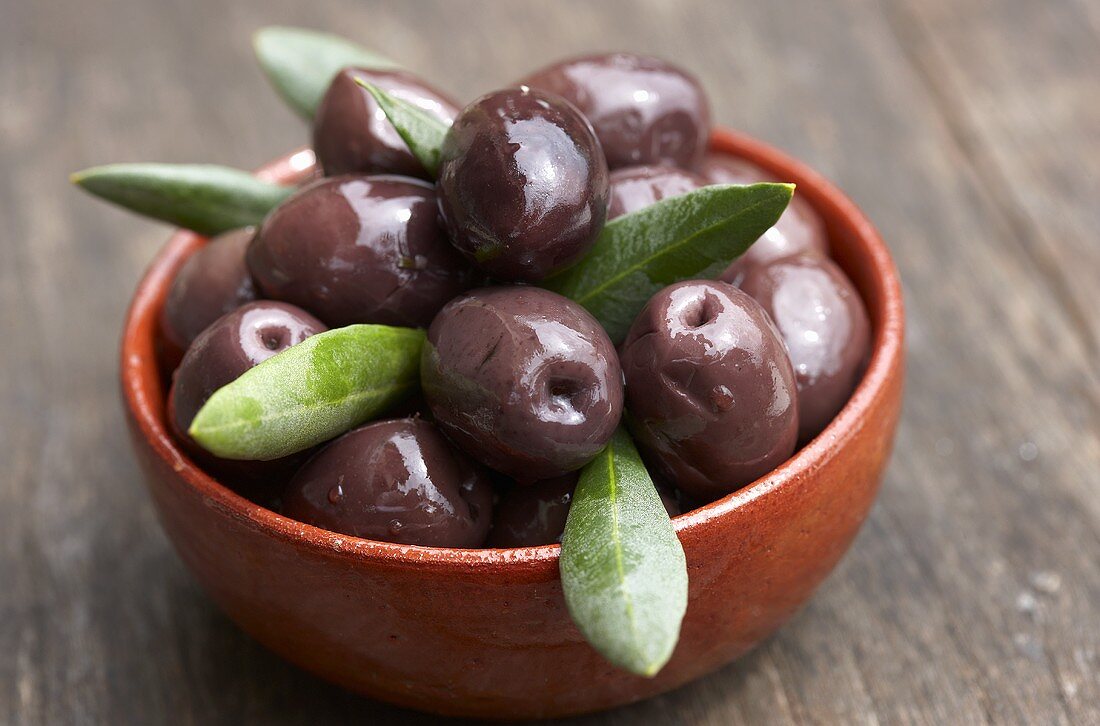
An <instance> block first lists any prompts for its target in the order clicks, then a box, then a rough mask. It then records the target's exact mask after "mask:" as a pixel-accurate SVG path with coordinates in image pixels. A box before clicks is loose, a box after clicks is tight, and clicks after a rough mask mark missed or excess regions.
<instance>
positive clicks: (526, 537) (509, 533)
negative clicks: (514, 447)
mask: <svg viewBox="0 0 1100 726" xmlns="http://www.w3.org/2000/svg"><path fill="white" fill-rule="evenodd" d="M576 486H577V474H576V472H572V473H569V474H565V475H563V476H559V477H555V478H553V479H547V480H546V481H540V482H535V483H533V484H530V485H527V486H525V485H516V486H513V487H512V488H511V489H509V490H508V491H506V492H505V493H504V494H503V495H502V496H501V497H500V501H499V502H497V505H496V507H495V508H494V509H493V529H492V532H490V533H489V542H488V546H489V547H501V548H503V547H537V546H538V545H546V544H553V543H555V542H560V541H561V534H562V532H564V531H565V520H566V518H567V517H568V516H569V504H570V503H571V502H572V501H573V490H574V489H575V488H576Z"/></svg>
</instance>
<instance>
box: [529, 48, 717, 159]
mask: <svg viewBox="0 0 1100 726" xmlns="http://www.w3.org/2000/svg"><path fill="white" fill-rule="evenodd" d="M522 83H524V84H526V85H528V86H531V87H532V88H541V89H544V90H546V91H550V92H551V93H556V94H558V95H559V96H562V97H564V98H566V99H567V100H569V101H571V102H572V103H574V104H575V105H576V106H577V108H579V109H580V110H581V113H583V114H584V115H585V116H586V117H587V118H588V120H589V121H591V122H592V127H593V128H594V129H595V130H596V136H598V137H599V139H600V144H602V146H603V150H604V154H606V155H607V163H608V164H609V165H610V166H611V168H612V169H617V168H619V167H622V166H633V165H636V164H672V165H675V166H681V167H684V168H685V169H689V168H692V167H693V166H694V165H695V164H697V163H699V160H700V159H701V158H702V156H703V153H704V152H705V151H706V148H707V139H708V137H709V135H710V106H709V104H708V103H707V98H706V94H704V93H703V88H702V86H700V85H699V82H698V81H697V80H696V79H695V78H694V77H693V76H691V75H690V74H688V73H686V72H685V71H683V70H681V69H679V68H677V67H676V66H674V65H672V64H671V63H668V62H666V61H663V60H661V59H659V58H650V57H647V56H640V55H634V54H631V53H610V54H604V55H590V56H585V57H582V58H574V59H572V60H567V61H563V62H560V63H555V64H553V65H550V66H547V67H546V68H543V69H542V70H539V71H536V72H535V73H533V74H531V75H530V76H528V77H527V78H526V79H524V80H523V81H522Z"/></svg>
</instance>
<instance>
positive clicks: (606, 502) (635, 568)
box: [559, 429, 688, 676]
mask: <svg viewBox="0 0 1100 726" xmlns="http://www.w3.org/2000/svg"><path fill="white" fill-rule="evenodd" d="M559 567H560V570H561V581H562V587H563V588H564V590H565V602H566V605H567V606H568V608H569V614H570V615H571V616H572V617H573V621H574V622H576V624H577V627H578V628H579V629H580V631H581V633H582V634H583V635H584V637H585V638H586V639H587V640H588V642H589V643H591V644H592V647H594V648H595V649H596V650H597V651H599V652H600V654H601V655H603V656H604V657H605V658H607V659H608V660H609V661H611V662H612V663H614V664H615V665H616V666H618V667H620V668H623V669H625V670H628V671H630V672H631V673H636V674H638V675H642V676H654V675H656V674H657V672H658V671H660V670H661V668H662V667H664V665H665V663H666V662H668V659H669V658H670V657H671V656H672V651H673V650H674V649H675V647H676V642H677V640H678V639H679V637H680V623H681V621H682V620H683V618H684V612H685V611H686V610H687V587H688V573H687V563H686V561H685V559H684V549H683V547H682V546H681V545H680V540H679V539H678V538H677V537H676V532H675V531H674V530H673V527H672V522H671V521H670V520H669V518H668V513H667V512H666V511H665V508H664V506H663V505H662V504H661V498H660V496H659V495H658V494H657V490H656V489H655V488H654V486H653V481H652V480H651V479H650V478H649V474H648V473H647V472H646V468H645V465H644V464H643V463H642V460H641V458H640V457H639V456H638V451H637V449H635V448H634V443H633V442H632V441H631V439H630V436H629V435H628V434H627V433H626V431H624V430H623V429H619V431H617V432H616V433H615V436H614V437H613V438H612V439H611V443H610V444H608V446H607V448H606V449H605V450H604V451H603V453H601V454H600V455H599V456H598V457H596V459H594V460H593V461H592V462H591V463H589V464H588V465H587V466H585V467H584V469H582V470H581V475H580V480H579V481H578V482H577V488H576V491H575V492H574V494H573V502H572V504H571V505H570V507H569V517H568V519H567V520H566V523H565V533H564V534H563V535H562V540H561V559H560V565H559Z"/></svg>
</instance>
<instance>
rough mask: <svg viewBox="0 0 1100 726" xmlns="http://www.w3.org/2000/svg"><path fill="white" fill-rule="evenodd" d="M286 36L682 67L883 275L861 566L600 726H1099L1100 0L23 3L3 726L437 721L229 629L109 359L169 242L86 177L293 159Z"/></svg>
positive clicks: (4, 379) (3, 24)
mask: <svg viewBox="0 0 1100 726" xmlns="http://www.w3.org/2000/svg"><path fill="white" fill-rule="evenodd" d="M271 23H284V24H300V25H309V26H314V27H319V28H323V29H329V30H334V31H338V32H342V33H345V34H347V35H350V36H352V37H355V38H357V39H359V40H361V41H363V42H365V43H366V44H368V45H370V46H374V47H376V48H378V49H379V50H380V51H382V52H384V53H385V54H387V55H390V56H392V57H394V58H396V59H399V60H401V61H403V62H404V63H406V64H407V65H408V66H409V67H411V68H412V69H414V70H417V71H420V72H421V73H423V74H424V75H425V76H427V77H429V78H431V79H433V80H434V81H435V82H436V83H437V84H438V85H440V86H442V87H444V88H450V89H452V90H453V91H454V92H455V94H456V95H457V96H459V97H460V98H465V99H470V98H472V97H473V96H475V95H476V94H478V93H479V92H481V91H484V90H488V89H491V88H494V87H497V86H500V85H504V84H505V83H507V82H509V81H510V80H512V79H514V78H515V77H517V76H518V75H519V74H521V73H523V72H525V71H527V70H529V69H532V68H534V67H536V66H538V65H541V64H542V63H544V62H546V61H549V60H551V59H554V58H556V57H558V56H563V55H567V54H570V53H574V52H578V51H584V50H590V49H620V48H622V49H633V50H638V51H645V52H651V53H656V54H660V55H663V56H667V57H669V58H672V59H675V60H676V61H677V62H679V63H681V64H683V65H684V66H686V67H688V68H690V69H692V70H694V71H695V72H696V73H698V75H699V76H701V78H702V79H703V81H704V82H705V84H706V86H707V87H708V88H709V89H710V92H711V96H712V99H713V104H714V110H715V116H716V118H717V119H718V120H719V121H720V122H721V123H725V124H729V125H732V126H734V127H737V128H739V129H743V130H746V131H749V132H751V133H753V134H755V135H757V136H759V137H761V138H764V139H766V140H768V141H770V142H772V143H775V144H777V145H779V146H781V147H783V148H785V149H787V150H789V151H791V152H793V153H794V154H795V155H797V156H799V157H801V158H803V159H804V160H806V161H808V162H809V163H811V164H812V165H814V166H815V167H817V168H818V169H820V170H821V171H823V172H824V173H825V174H826V175H828V176H829V177H831V178H832V179H834V180H836V181H837V182H838V183H839V184H840V186H841V187H843V188H844V189H846V190H847V191H848V192H849V193H850V194H851V195H852V196H853V197H854V198H855V199H856V201H857V202H859V203H860V204H861V205H862V206H863V208H864V209H865V210H866V211H867V213H868V214H869V215H870V216H871V218H872V219H873V220H874V221H875V222H876V223H877V224H878V225H879V227H880V228H881V231H882V233H883V236H884V237H885V238H886V239H887V240H888V242H889V243H890V244H891V246H892V248H893V250H894V254H895V256H896V259H897V262H898V264H899V266H900V268H901V271H902V275H903V278H904V281H905V285H906V293H907V303H908V310H909V325H910V328H909V330H910V342H909V344H910V354H909V363H910V366H909V380H908V391H907V401H906V409H905V413H904V420H903V424H902V427H901V431H900V435H899V438H898V442H897V448H896V454H895V456H894V460H893V464H892V466H891V468H890V471H889V475H888V477H887V481H886V484H885V487H884V489H883V491H882V495H881V499H880V501H879V503H878V505H877V506H876V508H875V509H874V512H873V514H872V515H871V517H870V520H869V522H868V523H867V525H866V527H865V528H864V530H863V532H862V534H861V535H860V537H859V539H858V540H857V541H856V543H855V545H854V547H853V549H852V551H851V553H850V554H849V555H848V557H847V558H846V560H845V561H844V562H843V564H842V565H841V566H840V568H839V569H838V570H837V572H836V573H835V574H834V575H833V577H832V578H831V579H830V580H828V581H827V582H826V584H825V585H824V586H823V587H822V589H821V590H820V592H819V594H818V596H817V597H816V598H815V599H814V600H813V601H812V603H811V604H810V606H809V607H808V608H807V609H806V610H804V611H803V612H802V613H801V614H800V615H798V616H797V617H796V618H795V619H794V621H793V622H791V623H790V625H789V626H787V627H786V628H785V629H784V630H782V631H781V632H780V633H779V634H778V635H777V636H776V637H775V638H773V639H772V640H771V641H770V642H768V643H767V644H766V645H765V646H764V647H762V648H760V649H759V650H757V651H756V652H754V653H752V654H751V655H749V656H748V657H746V658H744V659H743V660H741V661H739V662H737V663H735V664H732V665H730V666H729V667H727V668H725V669H723V670H721V671H720V672H718V673H716V674H715V675H713V676H711V677H709V678H706V679H704V680H702V681H700V682H697V683H695V684H693V685H691V686H688V687H685V688H683V689H681V690H679V691H677V692H675V693H672V694H669V695H667V696H664V697H662V698H658V699H656V700H653V701H650V702H647V703H643V704H639V705H637V706H633V707H630V708H625V709H622V710H619V711H616V712H613V713H609V714H605V715H602V716H596V717H592V718H589V719H582V720H581V721H582V722H585V723H600V724H628V723H636V722H639V721H640V722H653V723H662V724H664V723H674V724H675V723H685V724H686V723H707V724H715V725H717V724H738V723H765V722H766V723H852V722H860V723H981V722H997V723H1024V722H1030V723H1042V724H1048V723H1076V724H1088V723H1092V724H1096V723H1100V384H1098V378H1100V376H1098V369H1100V366H1098V365H1097V356H1098V354H1100V313H1098V312H1097V302H1096V301H1097V297H1098V293H1100V237H1098V230H1100V4H1098V3H1097V2H1094V1H1093V0H1049V1H1048V2H1034V1H1033V0H833V1H832V2H818V1H817V0H799V1H798V2H781V3H779V2H777V3H767V2H763V3H762V2H750V1H748V0H738V1H736V2H687V1H686V0H680V1H679V2H675V3H673V2H663V1H662V0H649V1H647V2H598V3H597V2H584V1H581V0H571V1H569V2H562V1H560V0H558V1H556V2H530V1H524V2H507V3H505V2H490V1H488V0H485V1H479V2H471V1H464V2H446V1H445V0H440V1H439V2H413V1H410V2H404V3H380V2H354V1H353V0H314V1H313V2H308V3H307V2H297V1H292V0H276V1H271V2H261V1H260V0H248V1H247V2H245V1H241V2H233V3H225V2H220V1H217V0H189V2H167V1H166V0H149V1H147V2H136V1H135V0H97V2H95V3H77V2H75V0H66V1H65V2H58V1H57V0H34V1H33V2H32V1H31V0H0V225H2V226H0V318H2V321H3V327H2V331H3V342H2V343H0V462H2V465H3V474H2V476H0V722H2V723H29V724H38V723H55V724H61V723H65V724H68V723H142V724H155V723H201V724H208V723H226V724H236V723H265V724H266V723H303V724H304V723H324V722H342V721H356V722H360V723H364V722H366V723H406V722H408V723H427V722H429V721H431V719H429V718H428V717H424V716H420V715H417V714H412V713H409V712H404V711H399V710H397V709H393V708H390V707H388V706H385V705H381V704H377V703H373V702H369V701H366V700H363V699H360V698H357V697H354V696H351V695H348V694H345V693H343V692H341V691H339V690H336V689H334V688H332V687H329V686H327V685H325V684H323V683H321V682H319V681H317V680H315V679H313V678H311V677H309V676H306V675H304V674H302V673H301V672H299V671H297V670H295V669H294V668H292V667H290V666H288V665H285V664H283V663H282V662H281V661H279V660H278V659H276V658H275V657H273V656H271V655H269V654H268V653H266V652H265V651H263V650H262V649H261V648H259V647H258V646H256V645H254V644H253V643H252V642H250V641H249V640H248V639H246V638H245V637H244V636H243V635H241V634H240V633H238V631H237V630H236V629H235V628H234V626H233V625H232V624H231V623H229V622H228V621H227V620H226V619H225V618H224V617H222V616H221V615H220V614H219V613H218V612H217V611H216V610H215V609H214V607H213V606H212V605H211V603H210V602H209V601H208V600H207V599H206V597H204V595H203V594H202V593H201V592H200V591H199V589H198V587H197V586H196V584H195V583H194V582H193V581H192V580H191V578H190V577H189V576H188V574H187V573H186V572H185V571H184V569H183V567H182V565H181V563H180V562H179V561H178V560H177V558H176V557H175V555H174V554H173V553H172V551H171V549H170V548H169V545H168V543H167V542H166V540H165V539H164V537H163V535H162V534H161V532H160V530H159V528H158V526H157V523H156V521H155V519H154V516H153V513H152V509H151V507H150V504H149V502H148V500H147V499H146V496H145V493H144V491H143V489H142V485H141V483H140V481H139V478H138V472H137V469H136V466H135V464H134V462H133V461H132V460H131V456H130V452H129V450H128V444H127V441H126V436H125V433H124V431H123V423H122V415H121V412H120V406H119V403H118V396H117V391H116V389H117V383H116V361H115V355H116V344H117V337H118V331H119V328H120V322H121V319H122V315H123V311H124V309H125V307H126V304H127V299H128V296H129V294H130V291H131V290H132V288H133V286H134V284H135V283H136V282H137V280H138V277H139V275H140V274H141V271H142V269H143V267H144V266H145V264H146V263H147V262H148V261H149V260H150V259H151V258H152V256H153V254H154V253H155V251H156V250H157V248H158V247H159V246H160V244H161V243H162V242H163V240H164V239H165V237H166V230H165V229H164V228H162V227H159V226H156V225H154V224H150V223H148V222H144V221H141V220H138V219H136V218H134V217H131V216H128V215H126V214H124V213H122V212H118V211H115V210H112V209H109V208H107V207H105V206H103V205H101V204H99V203H97V202H95V201H93V200H92V199H90V198H87V197H85V196H82V195H81V194H79V193H78V192H76V191H75V190H73V189H71V188H69V187H68V185H67V182H66V175H67V174H68V172H70V171H72V170H75V169H79V168H82V167H85V166H89V165H92V164H97V163H102V162H108V161H136V160H148V161H154V160H163V161H181V162H182V161H217V162H222V163H227V164H233V165H239V166H243V167H252V166H256V165H258V164H260V163H261V162H263V161H265V160H267V159H269V158H271V157H273V156H275V155H277V154H279V153H281V152H283V151H285V150H286V149H288V148H290V147H292V146H295V145H299V144H302V143H304V141H305V140H306V138H307V136H306V131H305V129H304V128H303V126H302V125H301V124H300V123H299V122H298V121H297V120H296V119H295V118H294V117H293V116H292V115H291V114H290V113H289V112H288V111H287V110H285V109H284V108H283V107H282V106H281V104H280V102H279V101H278V100H277V99H276V97H275V96H274V95H273V94H272V93H271V92H270V91H269V89H268V88H267V87H266V84H265V82H264V80H263V78H262V77H261V76H260V73H259V71H258V70H257V69H256V67H255V65H254V63H253V61H252V58H251V55H250V53H251V51H250V46H249V34H250V33H251V31H253V30H254V29H255V28H257V27H259V26H261V25H264V24H271Z"/></svg>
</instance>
